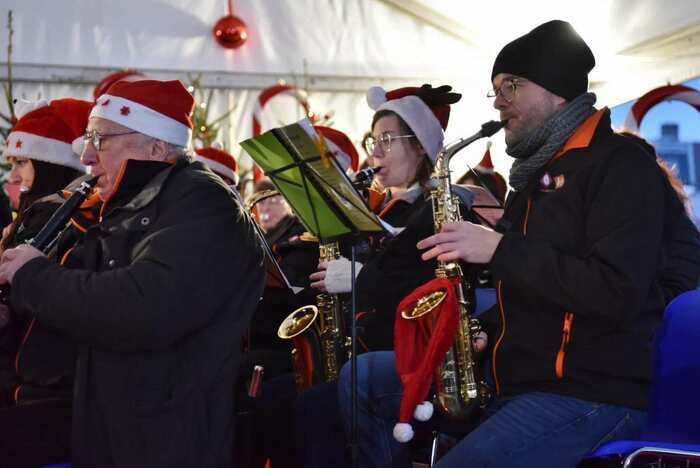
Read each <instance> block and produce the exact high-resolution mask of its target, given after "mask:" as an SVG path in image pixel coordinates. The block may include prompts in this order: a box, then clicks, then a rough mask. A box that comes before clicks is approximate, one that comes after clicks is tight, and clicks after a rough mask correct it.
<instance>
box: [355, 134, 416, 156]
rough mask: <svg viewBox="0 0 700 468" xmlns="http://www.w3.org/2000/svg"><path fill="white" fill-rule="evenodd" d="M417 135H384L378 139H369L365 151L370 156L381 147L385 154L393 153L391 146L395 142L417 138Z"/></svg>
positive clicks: (366, 141) (371, 137)
mask: <svg viewBox="0 0 700 468" xmlns="http://www.w3.org/2000/svg"><path fill="white" fill-rule="evenodd" d="M415 137H416V136H415V135H392V134H391V133H388V132H387V133H382V134H381V135H379V136H378V137H376V138H375V137H373V136H370V137H367V139H366V140H365V149H366V150H367V152H368V153H369V154H372V153H373V152H374V149H375V148H376V147H377V145H379V147H380V148H381V149H382V151H383V152H384V153H388V152H390V151H391V144H392V143H393V142H394V140H397V139H399V138H415Z"/></svg>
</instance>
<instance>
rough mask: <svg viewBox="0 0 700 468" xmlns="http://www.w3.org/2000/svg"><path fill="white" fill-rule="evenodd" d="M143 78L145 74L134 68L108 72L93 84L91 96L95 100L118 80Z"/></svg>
mask: <svg viewBox="0 0 700 468" xmlns="http://www.w3.org/2000/svg"><path fill="white" fill-rule="evenodd" d="M145 79H146V75H144V74H143V73H141V72H140V71H136V70H129V69H124V70H119V71H117V72H114V73H110V74H109V75H107V76H105V77H104V78H102V80H101V81H100V82H99V83H97V86H95V89H94V90H93V91H92V97H93V99H94V100H95V101H97V98H99V97H100V96H102V95H103V94H104V93H106V92H107V90H108V89H109V88H111V87H112V85H113V84H114V83H116V82H118V81H138V80H145Z"/></svg>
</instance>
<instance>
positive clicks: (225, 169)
mask: <svg viewBox="0 0 700 468" xmlns="http://www.w3.org/2000/svg"><path fill="white" fill-rule="evenodd" d="M195 153H196V156H195V159H196V160H198V161H201V162H202V163H204V164H205V165H206V166H207V167H208V168H209V169H211V170H212V171H214V172H215V173H216V174H218V175H220V176H222V177H225V178H227V179H228V180H230V181H232V182H233V185H238V164H237V163H236V159H235V158H234V157H233V155H231V154H230V153H228V152H226V151H224V150H223V149H222V148H221V145H220V144H218V143H214V144H213V145H211V146H209V147H207V148H199V149H196V150H195Z"/></svg>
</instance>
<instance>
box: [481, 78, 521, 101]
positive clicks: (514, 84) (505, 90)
mask: <svg viewBox="0 0 700 468" xmlns="http://www.w3.org/2000/svg"><path fill="white" fill-rule="evenodd" d="M527 81H529V80H525V79H522V78H511V79H505V80H503V83H501V86H500V88H498V89H491V90H489V92H488V93H486V97H489V98H495V97H497V96H498V95H500V96H501V97H502V98H503V99H505V100H506V102H513V99H514V98H515V92H516V91H517V90H518V86H521V85H522V83H526V82H527Z"/></svg>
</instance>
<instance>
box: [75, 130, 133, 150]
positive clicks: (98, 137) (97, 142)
mask: <svg viewBox="0 0 700 468" xmlns="http://www.w3.org/2000/svg"><path fill="white" fill-rule="evenodd" d="M134 133H139V132H124V133H108V134H107V135H103V134H101V133H100V132H98V131H97V130H89V131H87V132H85V135H83V140H84V141H85V144H86V145H87V144H88V143H92V146H94V147H95V149H96V150H97V151H100V150H101V149H102V146H101V145H102V141H103V140H104V139H105V138H109V137H118V136H123V135H133V134H134Z"/></svg>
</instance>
